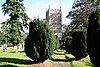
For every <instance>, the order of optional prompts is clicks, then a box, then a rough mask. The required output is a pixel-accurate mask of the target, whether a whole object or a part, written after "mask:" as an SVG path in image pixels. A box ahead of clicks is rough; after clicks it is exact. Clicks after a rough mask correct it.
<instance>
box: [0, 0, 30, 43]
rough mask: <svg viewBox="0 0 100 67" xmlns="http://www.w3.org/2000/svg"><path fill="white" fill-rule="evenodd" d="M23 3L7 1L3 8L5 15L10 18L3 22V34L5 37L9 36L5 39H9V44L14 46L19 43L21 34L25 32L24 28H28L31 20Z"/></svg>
mask: <svg viewBox="0 0 100 67" xmlns="http://www.w3.org/2000/svg"><path fill="white" fill-rule="evenodd" d="M22 2H23V0H6V2H5V3H4V4H3V5H2V6H1V7H2V11H3V13H4V15H6V14H8V16H9V17H10V18H9V19H7V20H6V21H4V22H2V27H1V28H2V32H4V33H5V34H4V36H5V35H6V36H7V37H5V38H4V39H6V38H9V39H8V40H7V42H11V43H12V44H13V45H17V44H18V43H19V41H20V39H21V32H24V28H28V23H27V21H28V20H29V18H28V16H27V14H26V13H25V7H24V4H23V3H22Z"/></svg>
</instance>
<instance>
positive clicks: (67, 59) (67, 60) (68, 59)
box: [49, 56, 76, 62]
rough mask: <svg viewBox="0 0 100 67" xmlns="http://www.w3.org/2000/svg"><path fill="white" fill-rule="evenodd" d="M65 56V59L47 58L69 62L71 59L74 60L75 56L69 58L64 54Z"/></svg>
mask: <svg viewBox="0 0 100 67" xmlns="http://www.w3.org/2000/svg"><path fill="white" fill-rule="evenodd" d="M65 58H66V59H59V58H57V59H54V58H52V57H51V58H49V59H50V60H52V61H61V62H71V61H74V60H76V58H69V57H67V56H65Z"/></svg>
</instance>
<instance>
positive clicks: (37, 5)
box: [0, 0, 74, 24]
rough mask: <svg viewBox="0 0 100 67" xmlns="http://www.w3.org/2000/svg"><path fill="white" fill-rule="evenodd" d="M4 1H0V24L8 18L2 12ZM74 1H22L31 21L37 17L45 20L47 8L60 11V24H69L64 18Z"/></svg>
mask: <svg viewBox="0 0 100 67" xmlns="http://www.w3.org/2000/svg"><path fill="white" fill-rule="evenodd" d="M5 1H6V0H0V22H3V21H5V20H6V19H7V18H9V17H8V15H7V14H6V15H5V16H4V13H3V12H2V10H1V9H2V8H1V6H2V4H3V3H5ZM73 2H74V0H24V1H23V3H24V6H25V9H26V13H27V15H28V16H29V18H31V19H32V20H33V19H34V18H37V17H39V18H40V19H44V18H46V10H47V9H48V8H49V6H50V8H53V9H54V8H58V9H60V6H61V10H62V24H69V23H70V20H69V19H67V18H66V16H67V15H68V12H69V11H70V10H71V8H72V5H73Z"/></svg>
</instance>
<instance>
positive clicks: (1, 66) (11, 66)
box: [0, 65, 18, 67]
mask: <svg viewBox="0 0 100 67" xmlns="http://www.w3.org/2000/svg"><path fill="white" fill-rule="evenodd" d="M0 67H18V66H14V65H0Z"/></svg>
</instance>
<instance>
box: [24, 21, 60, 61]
mask: <svg viewBox="0 0 100 67" xmlns="http://www.w3.org/2000/svg"><path fill="white" fill-rule="evenodd" d="M58 47H59V41H58V40H57V39H56V37H55V36H54V35H53V32H52V31H51V30H50V29H49V28H48V24H47V22H46V21H45V20H39V19H34V20H33V21H32V22H30V25H29V35H28V36H27V38H26V40H25V53H26V55H27V56H28V57H29V58H31V59H33V60H34V62H42V61H44V60H46V59H48V58H50V57H51V55H52V54H53V51H54V50H55V49H57V48H58Z"/></svg>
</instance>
